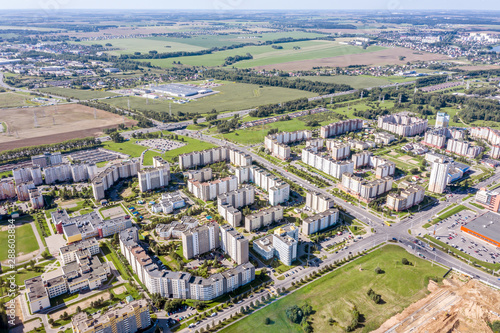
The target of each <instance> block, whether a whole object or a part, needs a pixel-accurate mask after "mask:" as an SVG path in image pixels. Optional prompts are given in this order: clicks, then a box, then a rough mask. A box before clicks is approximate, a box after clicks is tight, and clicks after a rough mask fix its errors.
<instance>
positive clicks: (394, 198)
mask: <svg viewBox="0 0 500 333" xmlns="http://www.w3.org/2000/svg"><path fill="white" fill-rule="evenodd" d="M424 195H425V190H424V188H423V187H421V186H418V185H410V186H408V187H407V188H405V189H404V190H402V191H401V193H399V194H398V193H389V194H388V195H387V208H389V209H390V210H394V211H396V212H400V211H402V210H405V209H409V208H411V207H413V206H415V205H418V204H419V203H421V202H422V201H423V200H424Z"/></svg>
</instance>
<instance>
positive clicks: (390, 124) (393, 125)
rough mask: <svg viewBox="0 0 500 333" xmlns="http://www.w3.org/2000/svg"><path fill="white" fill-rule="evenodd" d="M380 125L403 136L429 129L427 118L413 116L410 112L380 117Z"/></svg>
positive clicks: (385, 129)
mask: <svg viewBox="0 0 500 333" xmlns="http://www.w3.org/2000/svg"><path fill="white" fill-rule="evenodd" d="M378 127H380V128H381V129H383V130H384V131H388V132H391V133H395V134H397V135H400V136H403V137H407V136H415V135H418V134H421V133H424V132H425V131H426V130H427V119H420V118H417V117H413V116H410V115H409V114H408V113H396V114H389V115H386V116H382V117H379V118H378Z"/></svg>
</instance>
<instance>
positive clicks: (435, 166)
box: [427, 161, 450, 193]
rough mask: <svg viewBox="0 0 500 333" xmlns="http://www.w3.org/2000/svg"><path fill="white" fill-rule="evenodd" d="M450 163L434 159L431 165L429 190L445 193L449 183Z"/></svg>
mask: <svg viewBox="0 0 500 333" xmlns="http://www.w3.org/2000/svg"><path fill="white" fill-rule="evenodd" d="M449 169H450V163H449V162H448V161H444V162H442V163H441V162H438V161H434V162H433V163H432V167H431V176H430V179H429V187H428V188H427V190H428V191H429V192H434V193H443V192H444V190H445V189H446V185H447V184H448V172H449Z"/></svg>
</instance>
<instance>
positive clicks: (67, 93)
mask: <svg viewBox="0 0 500 333" xmlns="http://www.w3.org/2000/svg"><path fill="white" fill-rule="evenodd" d="M38 90H39V91H40V92H44V93H48V94H54V95H57V96H61V97H70V98H75V99H81V100H86V99H93V98H104V97H109V96H116V94H115V93H112V92H109V91H99V90H90V89H89V90H81V89H70V88H58V87H51V88H40V89H38Z"/></svg>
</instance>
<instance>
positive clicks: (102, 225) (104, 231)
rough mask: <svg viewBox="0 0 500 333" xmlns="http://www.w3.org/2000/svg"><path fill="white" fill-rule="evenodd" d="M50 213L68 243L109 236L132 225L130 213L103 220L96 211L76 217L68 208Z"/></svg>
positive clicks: (57, 228) (58, 230)
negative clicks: (68, 211)
mask: <svg viewBox="0 0 500 333" xmlns="http://www.w3.org/2000/svg"><path fill="white" fill-rule="evenodd" d="M50 214H51V218H52V223H54V225H55V227H56V230H57V233H59V234H64V235H65V236H66V239H67V241H68V243H73V242H77V241H80V240H85V239H88V238H92V237H101V238H103V237H108V236H111V235H114V234H116V233H119V232H120V231H122V230H125V229H127V228H130V227H131V226H132V221H131V220H130V216H128V215H126V216H121V217H116V218H112V219H109V220H103V219H102V217H101V216H100V215H99V214H98V213H97V212H95V211H94V212H91V213H88V214H84V215H79V216H74V217H69V215H68V213H67V212H66V210H57V211H54V212H51V213H50Z"/></svg>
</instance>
